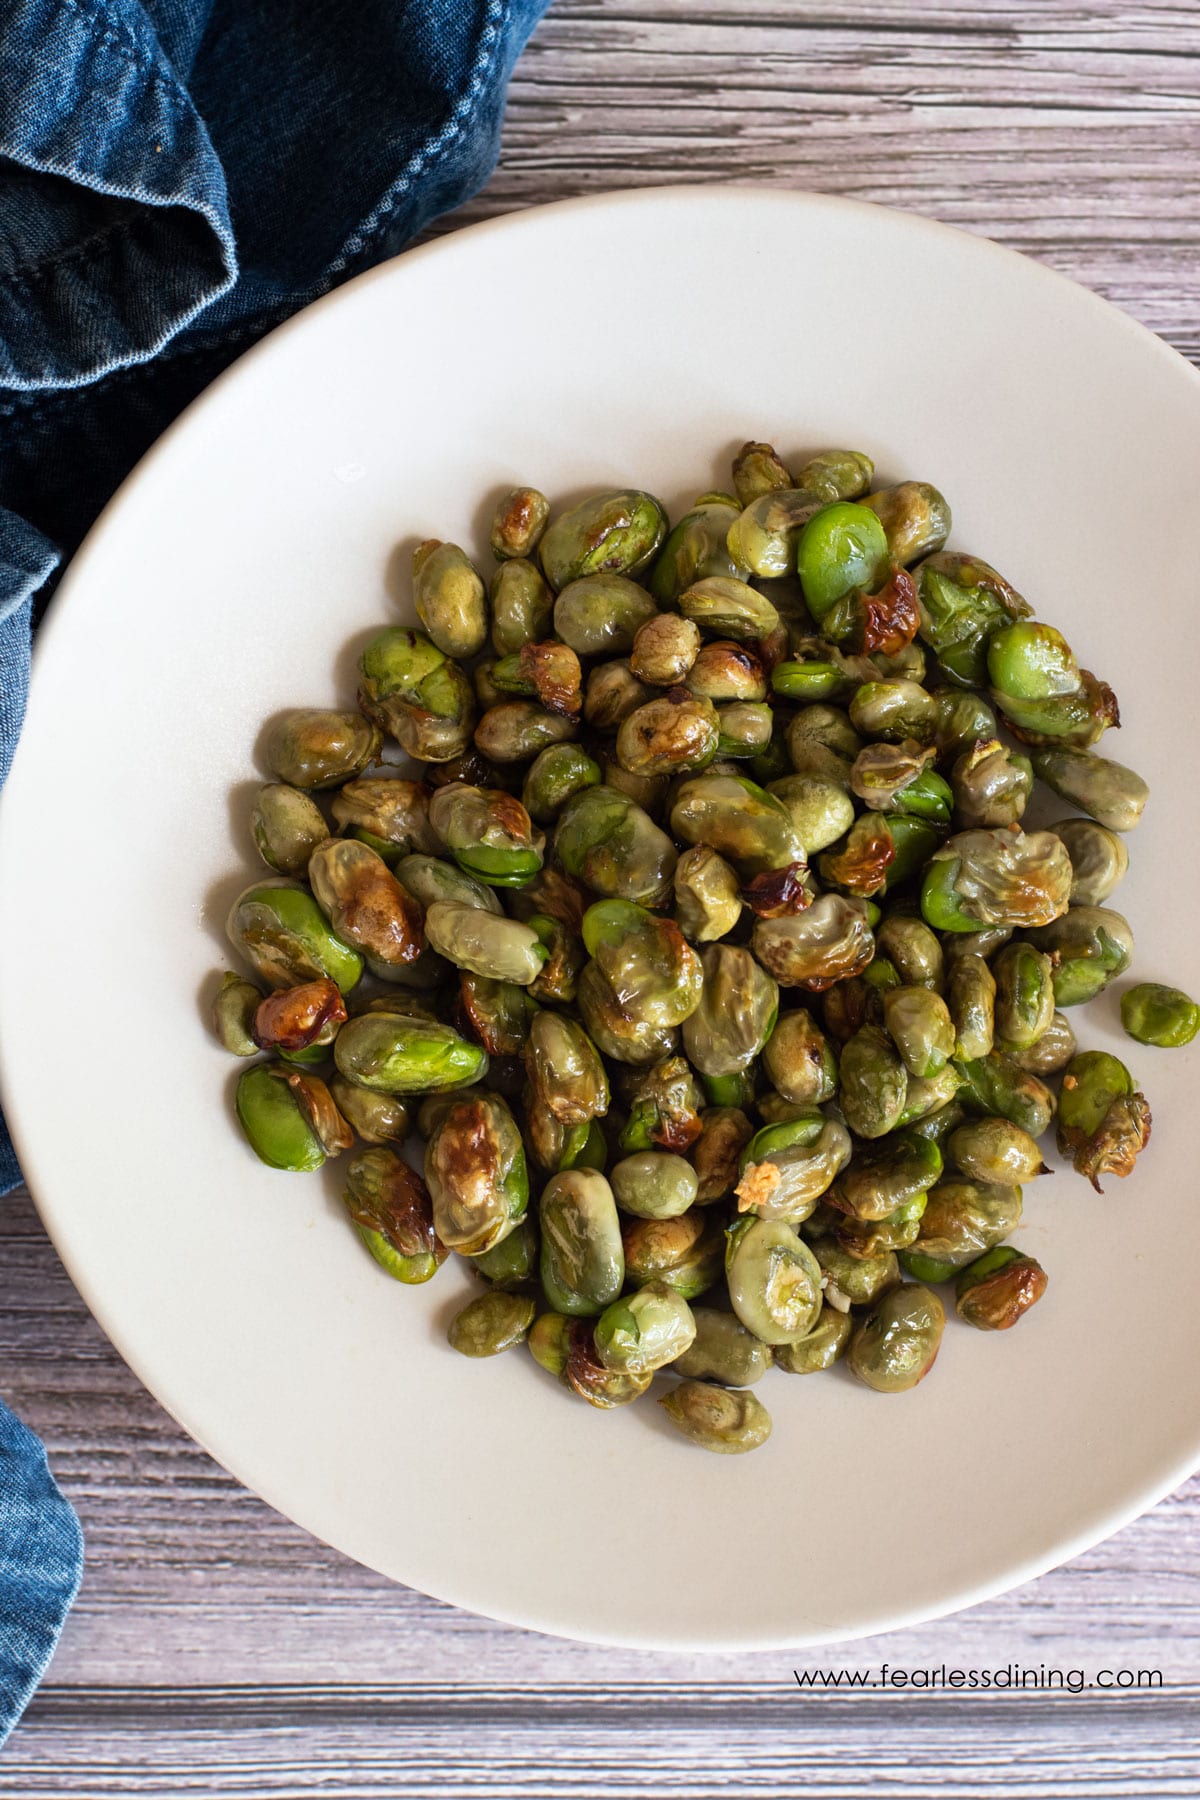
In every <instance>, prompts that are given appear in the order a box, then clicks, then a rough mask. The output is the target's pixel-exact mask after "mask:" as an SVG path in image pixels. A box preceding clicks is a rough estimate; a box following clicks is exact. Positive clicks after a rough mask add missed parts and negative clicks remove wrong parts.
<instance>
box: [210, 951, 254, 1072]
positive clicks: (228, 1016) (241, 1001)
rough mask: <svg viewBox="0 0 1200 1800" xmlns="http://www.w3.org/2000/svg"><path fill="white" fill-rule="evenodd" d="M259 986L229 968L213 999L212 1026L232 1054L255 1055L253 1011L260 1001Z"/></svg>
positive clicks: (225, 1047) (223, 1045)
mask: <svg viewBox="0 0 1200 1800" xmlns="http://www.w3.org/2000/svg"><path fill="white" fill-rule="evenodd" d="M262 997H263V996H262V989H261V988H257V987H255V985H254V983H253V982H252V981H246V980H244V979H243V978H242V976H240V975H235V974H234V973H233V971H232V970H229V971H228V972H227V973H226V974H225V975H223V976H222V977H221V985H220V987H219V988H218V989H217V993H216V997H215V999H214V1000H213V1007H212V1023H213V1030H214V1031H215V1033H216V1035H217V1038H218V1039H219V1041H220V1043H221V1045H222V1047H223V1048H224V1049H226V1050H228V1051H230V1052H231V1053H232V1054H233V1055H234V1056H257V1055H258V1052H259V1042H258V1039H257V1038H256V1037H255V1035H254V1015H255V1013H256V1012H257V1011H258V1008H259V1005H260V1003H261V1001H262Z"/></svg>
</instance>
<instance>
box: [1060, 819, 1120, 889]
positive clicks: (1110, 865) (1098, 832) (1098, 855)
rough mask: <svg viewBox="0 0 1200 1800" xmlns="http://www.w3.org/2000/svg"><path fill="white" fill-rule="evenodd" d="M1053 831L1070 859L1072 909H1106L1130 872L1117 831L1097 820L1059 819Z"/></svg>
mask: <svg viewBox="0 0 1200 1800" xmlns="http://www.w3.org/2000/svg"><path fill="white" fill-rule="evenodd" d="M1050 830H1051V831H1052V832H1053V833H1054V835H1055V837H1059V838H1061V839H1062V841H1063V843H1064V844H1065V845H1066V846H1067V855H1068V856H1069V857H1070V859H1071V869H1072V873H1073V875H1074V879H1073V881H1072V882H1071V905H1072V906H1103V904H1104V902H1105V901H1106V900H1107V899H1108V897H1109V895H1110V894H1111V893H1112V891H1113V889H1114V888H1115V887H1116V886H1117V884H1118V882H1120V881H1121V880H1123V878H1124V876H1125V873H1126V871H1127V869H1128V868H1129V852H1128V850H1127V849H1126V848H1125V845H1124V843H1123V842H1122V840H1121V839H1120V838H1119V837H1118V836H1117V834H1116V832H1115V831H1109V830H1108V828H1107V826H1104V825H1097V823H1096V821H1095V820H1094V819H1060V820H1059V822H1058V824H1057V825H1052V826H1051V827H1050Z"/></svg>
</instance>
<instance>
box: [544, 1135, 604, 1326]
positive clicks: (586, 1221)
mask: <svg viewBox="0 0 1200 1800" xmlns="http://www.w3.org/2000/svg"><path fill="white" fill-rule="evenodd" d="M538 1210H539V1223H540V1225H541V1233H542V1262H541V1276H542V1287H543V1289H544V1291H545V1295H546V1298H547V1300H548V1301H549V1302H550V1304H551V1306H552V1307H553V1308H554V1310H555V1311H556V1312H560V1313H567V1314H569V1315H570V1316H571V1317H572V1318H584V1317H598V1316H599V1315H600V1314H601V1313H602V1312H603V1311H604V1309H605V1307H607V1306H609V1305H610V1304H611V1303H612V1301H614V1300H615V1299H616V1297H617V1295H618V1294H619V1293H620V1291H621V1286H622V1283H623V1281H624V1279H625V1257H624V1252H623V1249H622V1245H621V1221H620V1218H619V1217H618V1214H617V1203H616V1200H615V1199H614V1198H613V1191H612V1188H611V1187H610V1186H609V1184H608V1182H607V1181H606V1180H605V1179H604V1176H603V1175H601V1174H599V1173H597V1172H596V1171H595V1170H592V1169H568V1170H565V1171H564V1172H562V1173H561V1174H558V1175H554V1176H552V1177H551V1179H550V1180H549V1181H548V1182H547V1184H546V1186H545V1189H544V1190H543V1192H542V1198H541V1202H540V1205H539V1209H538Z"/></svg>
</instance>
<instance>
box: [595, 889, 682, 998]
mask: <svg viewBox="0 0 1200 1800" xmlns="http://www.w3.org/2000/svg"><path fill="white" fill-rule="evenodd" d="M583 941H584V945H585V947H586V949H587V951H588V953H589V954H590V955H591V956H592V958H593V959H594V961H595V963H596V966H597V968H598V969H599V971H600V973H601V974H602V975H603V977H604V979H605V981H606V982H607V983H608V984H609V986H610V988H611V989H612V992H613V995H614V998H615V1000H616V1002H617V1004H618V1005H619V1006H620V1007H621V1009H622V1010H623V1012H624V1013H625V1015H626V1017H627V1018H630V1019H633V1020H634V1021H636V1022H638V1023H641V1024H645V1025H650V1026H654V1027H657V1028H659V1029H663V1028H668V1029H669V1028H670V1027H671V1026H674V1025H680V1024H682V1023H683V1021H684V1020H685V1019H686V1018H688V1017H689V1016H690V1015H691V1014H692V1013H693V1012H694V1011H695V1010H696V1007H697V1006H698V1004H699V1002H700V996H701V993H702V992H703V985H704V969H703V965H702V963H701V961H700V958H699V957H698V956H697V954H696V952H695V951H694V950H693V949H692V947H691V945H690V944H689V943H688V942H687V940H686V939H685V938H684V935H683V933H682V932H681V931H680V929H679V927H678V925H676V923H675V921H674V920H673V919H664V918H660V917H659V916H657V915H656V914H654V913H652V912H648V911H647V910H646V909H645V907H641V906H636V905H634V904H633V903H632V902H630V901H628V900H598V901H597V902H596V904H595V905H594V906H589V907H588V909H587V911H586V912H585V913H584V915H583Z"/></svg>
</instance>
